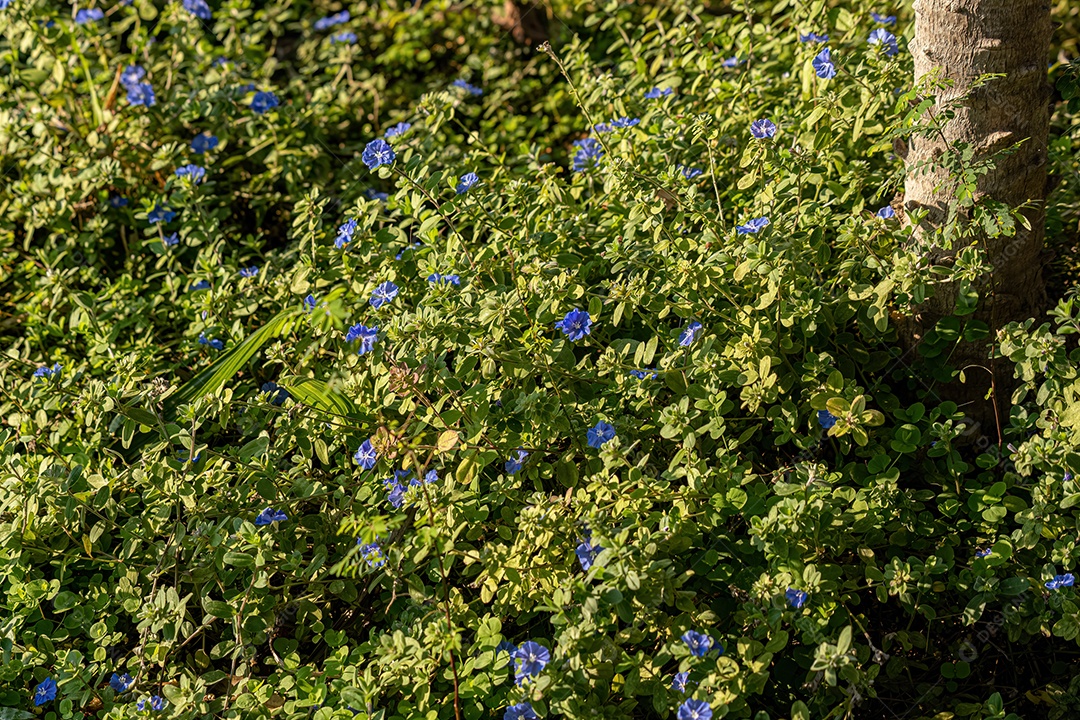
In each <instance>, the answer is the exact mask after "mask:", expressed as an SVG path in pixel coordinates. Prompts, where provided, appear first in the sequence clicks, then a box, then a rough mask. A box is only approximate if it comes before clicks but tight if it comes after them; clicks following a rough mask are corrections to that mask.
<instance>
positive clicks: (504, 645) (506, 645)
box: [495, 640, 517, 667]
mask: <svg viewBox="0 0 1080 720" xmlns="http://www.w3.org/2000/svg"><path fill="white" fill-rule="evenodd" d="M501 652H504V653H507V654H508V655H510V659H509V660H508V661H507V663H506V666H507V667H510V666H511V665H513V664H514V653H516V652H517V645H515V644H514V643H512V642H510V641H508V640H503V641H501V642H500V643H499V644H498V645H496V646H495V655H496V657H498V655H499V653H501Z"/></svg>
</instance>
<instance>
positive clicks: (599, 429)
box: [585, 420, 615, 448]
mask: <svg viewBox="0 0 1080 720" xmlns="http://www.w3.org/2000/svg"><path fill="white" fill-rule="evenodd" d="M585 437H586V439H587V440H588V443H589V447H591V448H600V447H602V446H603V445H604V443H607V442H609V441H611V440H613V439H614V438H615V426H614V425H611V424H610V423H606V422H604V421H603V420H600V421H599V422H597V423H596V425H594V426H593V427H591V428H589V432H587V433H586V434H585Z"/></svg>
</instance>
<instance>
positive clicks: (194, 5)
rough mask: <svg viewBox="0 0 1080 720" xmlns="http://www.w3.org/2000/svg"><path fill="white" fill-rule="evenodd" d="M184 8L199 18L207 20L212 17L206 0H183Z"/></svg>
mask: <svg viewBox="0 0 1080 720" xmlns="http://www.w3.org/2000/svg"><path fill="white" fill-rule="evenodd" d="M184 9H185V10H187V11H188V12H189V13H191V14H192V15H194V16H195V17H197V18H199V19H200V20H209V19H210V18H211V17H213V15H212V14H211V13H210V6H209V5H207V4H206V0H184Z"/></svg>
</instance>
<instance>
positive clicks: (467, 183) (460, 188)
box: [454, 172, 480, 195]
mask: <svg viewBox="0 0 1080 720" xmlns="http://www.w3.org/2000/svg"><path fill="white" fill-rule="evenodd" d="M478 182H480V178H479V177H478V176H477V174H476V173H474V172H470V173H465V174H464V175H462V176H461V182H459V183H458V184H457V187H456V188H454V192H456V193H457V194H458V195H462V194H464V193H466V192H468V191H469V189H470V188H472V187H473V186H475V185H476V184H477V183H478Z"/></svg>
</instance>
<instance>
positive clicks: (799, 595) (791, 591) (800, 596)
mask: <svg viewBox="0 0 1080 720" xmlns="http://www.w3.org/2000/svg"><path fill="white" fill-rule="evenodd" d="M784 597H786V598H787V601H788V603H789V604H790V605H791V607H793V608H795V609H796V610H798V609H799V608H801V607H802V606H803V605H805V604H806V599H807V598H808V597H810V596H809V595H807V594H806V593H805V592H803V591H802V590H796V589H795V588H788V589H787V590H786V591H784Z"/></svg>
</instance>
